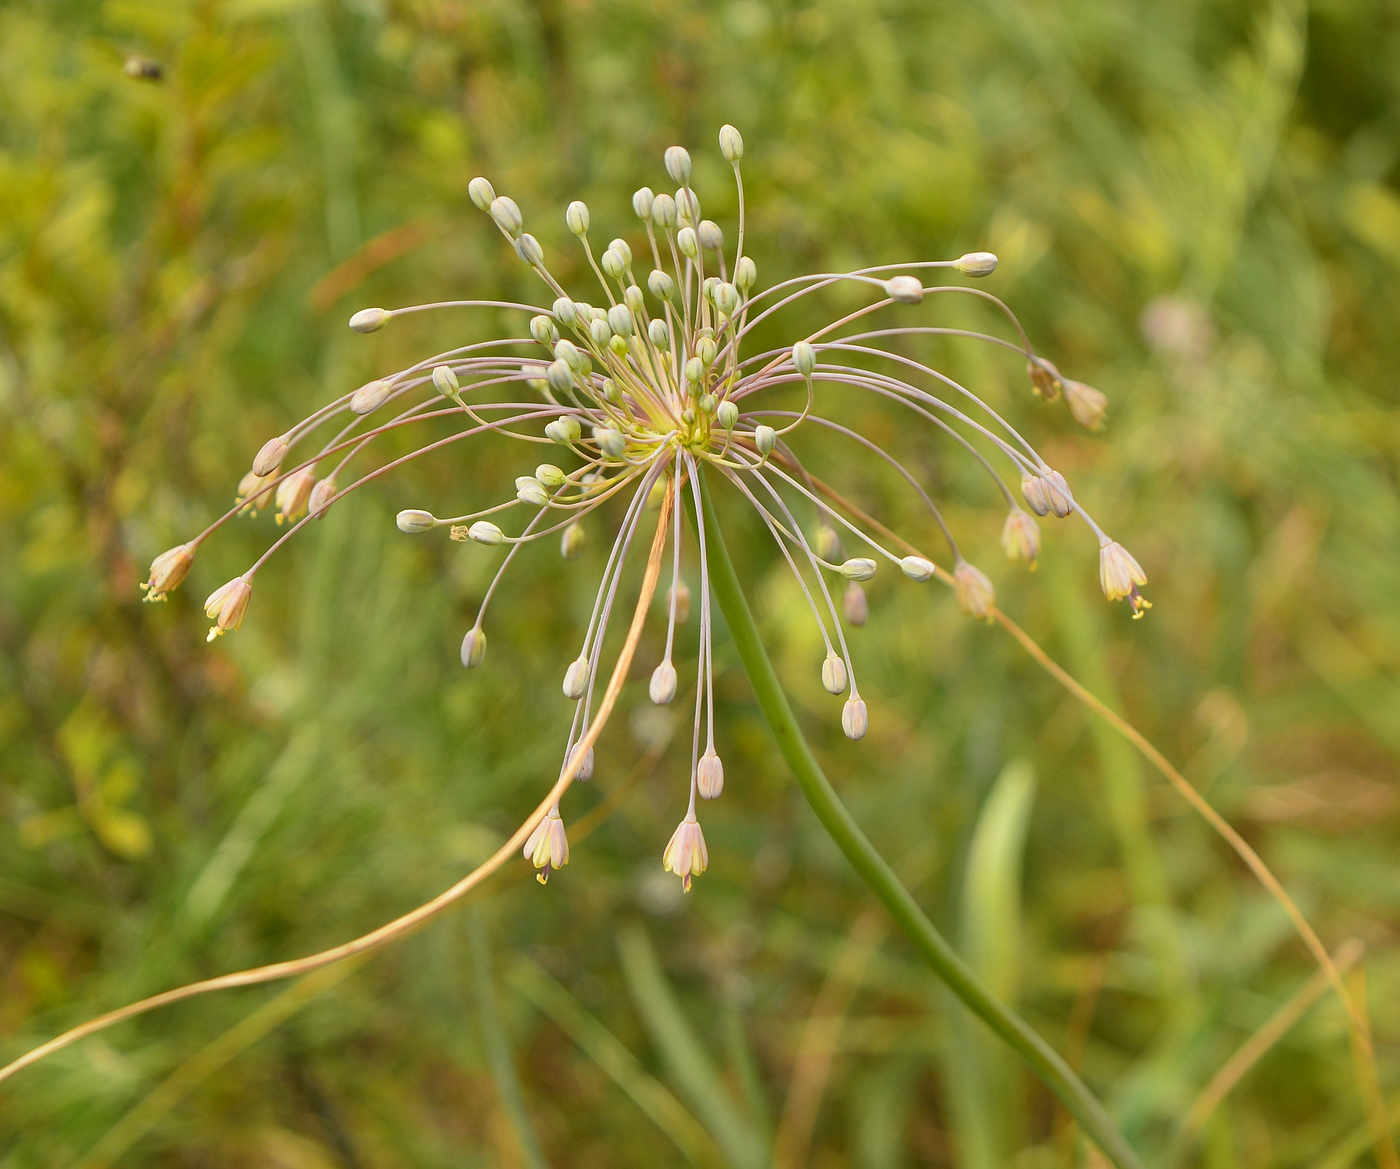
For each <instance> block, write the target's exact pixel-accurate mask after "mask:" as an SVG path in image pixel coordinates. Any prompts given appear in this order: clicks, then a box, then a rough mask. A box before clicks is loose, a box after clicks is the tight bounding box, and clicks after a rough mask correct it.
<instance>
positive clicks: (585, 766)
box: [566, 743, 593, 783]
mask: <svg viewBox="0 0 1400 1169" xmlns="http://www.w3.org/2000/svg"><path fill="white" fill-rule="evenodd" d="M580 746H582V744H581V743H580V744H576V745H575V746H574V747H573V749H572V750H570V751H569V758H568V761H567V762H568V763H572V762H573V761H574V760H575V759H577V758H578V749H579V747H580ZM566 765H567V764H566ZM574 778H575V779H576V780H578V781H579V783H587V782H588V781H589V780H590V779H592V778H593V748H592V747H589V748H588V754H587V755H585V756H584V757H583V761H582V762H581V763H579V765H578V770H577V771H576V772H574Z"/></svg>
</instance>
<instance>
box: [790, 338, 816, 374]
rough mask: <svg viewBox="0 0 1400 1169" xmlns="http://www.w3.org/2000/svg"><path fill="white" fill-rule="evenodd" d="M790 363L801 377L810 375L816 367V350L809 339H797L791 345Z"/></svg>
mask: <svg viewBox="0 0 1400 1169" xmlns="http://www.w3.org/2000/svg"><path fill="white" fill-rule="evenodd" d="M792 365H793V368H794V369H796V370H797V372H798V373H800V374H801V375H802V376H803V377H811V376H812V371H813V370H814V369H816V368H817V351H816V349H815V348H813V346H812V344H811V342H810V341H799V342H798V343H797V344H796V345H794V346H793V347H792Z"/></svg>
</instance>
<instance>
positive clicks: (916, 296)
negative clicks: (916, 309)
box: [885, 276, 924, 304]
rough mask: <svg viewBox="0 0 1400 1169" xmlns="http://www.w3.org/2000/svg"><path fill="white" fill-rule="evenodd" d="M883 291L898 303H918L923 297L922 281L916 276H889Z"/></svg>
mask: <svg viewBox="0 0 1400 1169" xmlns="http://www.w3.org/2000/svg"><path fill="white" fill-rule="evenodd" d="M885 292H886V293H887V294H888V295H889V296H890V298H891V299H893V300H897V301H898V302H899V303H900V304H918V303H919V302H920V301H921V300H923V299H924V283H923V281H922V280H920V279H919V278H918V277H917V276H891V277H890V278H889V279H888V280H886V281H885Z"/></svg>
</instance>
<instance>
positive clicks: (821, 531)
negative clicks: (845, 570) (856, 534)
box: [812, 523, 842, 564]
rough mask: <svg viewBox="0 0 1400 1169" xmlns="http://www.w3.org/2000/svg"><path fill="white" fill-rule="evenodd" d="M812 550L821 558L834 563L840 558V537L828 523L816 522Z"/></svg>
mask: <svg viewBox="0 0 1400 1169" xmlns="http://www.w3.org/2000/svg"><path fill="white" fill-rule="evenodd" d="M812 548H813V551H815V552H816V554H817V555H818V556H819V557H820V558H821V559H822V560H827V561H830V562H831V563H833V564H834V563H835V562H836V561H837V560H839V559H841V556H842V551H841V537H840V536H838V535H837V534H836V529H835V528H833V527H832V526H831V525H830V524H825V523H824V524H818V525H817V534H816V538H815V539H814V540H813V541H812Z"/></svg>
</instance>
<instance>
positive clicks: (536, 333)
mask: <svg viewBox="0 0 1400 1169" xmlns="http://www.w3.org/2000/svg"><path fill="white" fill-rule="evenodd" d="M530 336H531V337H533V338H534V339H535V340H536V341H538V342H539V343H540V344H541V345H543V346H544V347H545V348H546V349H553V348H554V342H556V341H557V340H559V330H558V329H557V328H555V327H554V322H553V321H552V320H550V318H549V317H546V316H538V317H531V318H530Z"/></svg>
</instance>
